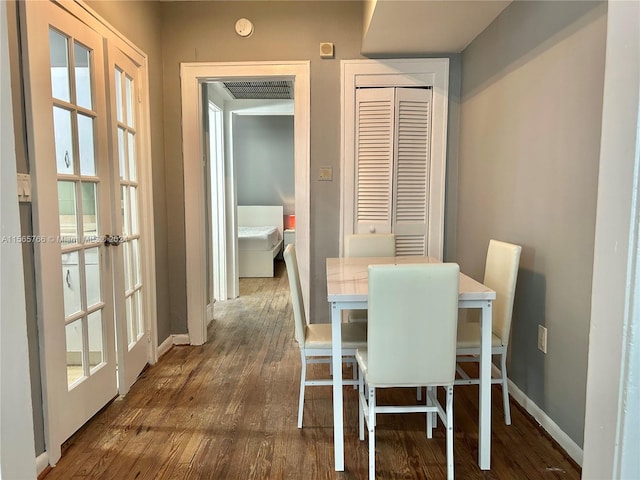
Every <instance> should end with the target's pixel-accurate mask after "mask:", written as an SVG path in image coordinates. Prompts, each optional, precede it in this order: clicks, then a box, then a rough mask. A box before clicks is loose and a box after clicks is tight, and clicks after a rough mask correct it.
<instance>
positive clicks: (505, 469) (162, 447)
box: [46, 262, 580, 480]
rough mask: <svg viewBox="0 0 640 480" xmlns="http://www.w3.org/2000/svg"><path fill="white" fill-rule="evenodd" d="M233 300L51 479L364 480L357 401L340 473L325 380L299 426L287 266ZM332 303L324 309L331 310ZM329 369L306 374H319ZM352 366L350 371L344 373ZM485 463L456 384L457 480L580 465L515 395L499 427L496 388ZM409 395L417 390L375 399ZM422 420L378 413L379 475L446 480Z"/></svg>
mask: <svg viewBox="0 0 640 480" xmlns="http://www.w3.org/2000/svg"><path fill="white" fill-rule="evenodd" d="M240 291H241V296H240V298H238V299H235V300H230V301H226V302H219V303H217V304H216V308H215V320H214V321H213V323H212V325H211V326H210V328H209V332H208V333H209V335H208V337H209V338H208V342H207V343H206V344H205V345H203V346H201V347H189V346H180V347H174V348H173V349H172V350H170V351H169V352H168V353H166V354H165V355H164V356H163V357H162V358H161V359H160V361H159V362H158V364H157V365H154V366H152V367H149V368H147V369H146V370H145V371H144V372H143V373H142V375H141V377H140V378H139V380H138V381H137V383H136V384H135V385H134V386H133V387H132V388H131V391H130V392H129V393H128V394H127V396H126V397H124V398H117V399H116V400H114V401H113V402H112V403H111V404H110V405H108V406H107V407H106V408H104V409H103V410H102V411H101V412H100V413H98V415H96V416H95V417H94V418H93V419H92V420H91V421H89V422H88V423H87V425H85V426H84V427H83V428H82V429H81V430H80V431H79V432H77V433H76V434H75V435H74V436H73V437H71V438H70V439H69V440H68V441H67V442H66V443H65V445H64V447H63V456H62V459H61V460H60V461H59V462H58V465H57V466H56V467H55V468H53V469H51V470H49V471H48V473H47V474H46V480H55V479H118V480H122V479H139V480H144V479H215V480H227V479H229V480H235V479H242V480H245V479H293V480H314V479H340V480H364V479H366V478H367V462H368V452H367V441H366V440H365V441H364V442H360V441H359V440H358V417H357V396H356V392H355V390H353V389H352V388H351V387H345V452H346V454H345V465H346V471H345V472H335V471H334V470H333V429H332V424H333V417H332V409H331V405H332V401H331V388H330V387H309V388H307V395H306V402H305V410H304V428H303V429H301V430H299V429H298V428H297V427H296V415H297V399H298V385H299V383H298V382H299V378H300V377H299V375H300V357H299V355H300V354H299V350H298V348H297V344H296V343H295V340H294V338H293V318H292V310H291V305H290V302H289V289H288V283H287V278H286V274H285V270H284V264H283V263H281V262H279V263H278V264H277V268H276V277H275V278H273V279H271V278H269V279H242V280H241V282H240ZM327 308H328V307H327ZM327 369H328V367H327V366H326V365H316V366H314V367H313V369H312V374H317V375H326V374H327V373H328V370H327ZM347 373H349V372H345V374H347ZM493 388H494V390H493V395H492V396H493V412H494V415H493V441H492V470H491V471H488V472H482V471H480V469H479V468H478V465H477V450H478V438H477V431H478V423H477V422H478V402H477V394H478V392H477V387H475V386H465V387H457V388H456V390H455V410H454V415H455V417H454V418H455V421H454V424H455V445H454V455H455V469H456V478H457V479H465V480H466V479H505V480H518V479H579V478H580V469H579V468H578V467H577V466H576V465H575V464H574V463H573V462H572V461H571V460H570V459H568V457H567V456H566V454H565V453H564V452H563V451H561V449H560V448H559V447H557V446H556V445H555V444H554V443H553V442H552V441H551V440H550V439H549V438H548V437H547V436H546V435H544V434H543V433H542V430H541V429H540V428H539V427H538V426H537V425H536V424H535V422H534V421H533V420H532V419H531V418H530V417H529V416H528V415H527V414H526V413H524V412H523V411H522V410H521V409H520V408H518V407H517V406H516V405H515V404H514V403H513V402H512V412H511V415H512V417H513V424H512V425H511V426H508V427H507V426H505V425H504V422H503V410H502V404H501V394H500V391H499V387H497V386H494V387H493ZM379 398H380V399H381V400H384V399H385V398H393V399H394V401H407V402H412V401H415V390H413V389H410V390H392V391H389V392H384V394H381V395H380V397H379ZM424 428H425V421H424V415H419V414H403V415H383V416H379V417H378V426H377V429H376V447H377V450H376V452H377V462H376V468H377V470H376V471H377V478H379V479H389V480H391V479H427V478H428V479H434V480H436V479H442V478H445V472H446V470H445V467H446V465H445V455H446V453H445V438H444V432H443V428H442V425H441V424H440V425H439V427H438V429H437V430H436V431H434V438H433V439H431V440H428V439H427V438H426V436H425V433H424Z"/></svg>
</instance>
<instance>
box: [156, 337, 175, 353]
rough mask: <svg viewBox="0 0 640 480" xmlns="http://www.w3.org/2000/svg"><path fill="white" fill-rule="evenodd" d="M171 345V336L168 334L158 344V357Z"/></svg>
mask: <svg viewBox="0 0 640 480" xmlns="http://www.w3.org/2000/svg"><path fill="white" fill-rule="evenodd" d="M171 347H173V338H172V337H171V335H169V336H168V337H167V338H166V340H165V341H164V342H162V343H161V344H160V345H159V346H158V359H160V357H162V356H163V355H164V354H165V353H167V352H168V351H169V350H171Z"/></svg>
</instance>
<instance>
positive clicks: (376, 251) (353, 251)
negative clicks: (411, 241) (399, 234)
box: [344, 233, 396, 257]
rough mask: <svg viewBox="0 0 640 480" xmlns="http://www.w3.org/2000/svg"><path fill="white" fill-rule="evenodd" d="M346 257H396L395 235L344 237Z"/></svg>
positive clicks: (377, 234)
mask: <svg viewBox="0 0 640 480" xmlns="http://www.w3.org/2000/svg"><path fill="white" fill-rule="evenodd" d="M344 256H345V257H395V256H396V236H395V235H394V234H393V233H371V234H353V235H346V236H345V237H344Z"/></svg>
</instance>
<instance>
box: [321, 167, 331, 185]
mask: <svg viewBox="0 0 640 480" xmlns="http://www.w3.org/2000/svg"><path fill="white" fill-rule="evenodd" d="M318 180H322V181H329V182H330V181H331V180H333V167H320V176H319V177H318Z"/></svg>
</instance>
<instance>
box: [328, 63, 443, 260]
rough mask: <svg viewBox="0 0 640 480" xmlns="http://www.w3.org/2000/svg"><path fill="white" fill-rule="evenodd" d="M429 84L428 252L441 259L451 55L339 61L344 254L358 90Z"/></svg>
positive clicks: (350, 220)
mask: <svg viewBox="0 0 640 480" xmlns="http://www.w3.org/2000/svg"><path fill="white" fill-rule="evenodd" d="M425 86H428V87H431V88H432V90H433V99H432V102H433V103H432V118H431V147H430V148H431V161H430V166H429V182H430V183H429V197H428V200H427V201H428V202H429V204H428V205H427V211H428V212H429V217H428V226H427V252H428V255H429V256H431V257H435V258H438V259H442V256H443V252H444V201H445V182H446V178H445V176H446V164H447V116H448V106H449V59H448V58H412V59H392V60H367V59H363V60H342V61H341V63H340V99H341V102H340V125H341V127H342V135H341V137H340V171H341V172H342V175H341V176H340V205H341V208H340V255H342V252H343V239H344V236H345V235H348V234H351V233H354V216H355V211H354V199H355V108H356V88H358V87H425Z"/></svg>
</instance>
